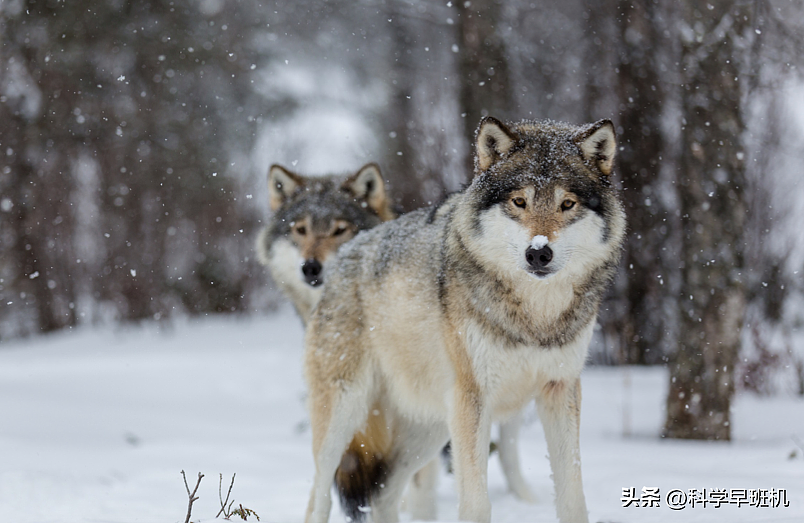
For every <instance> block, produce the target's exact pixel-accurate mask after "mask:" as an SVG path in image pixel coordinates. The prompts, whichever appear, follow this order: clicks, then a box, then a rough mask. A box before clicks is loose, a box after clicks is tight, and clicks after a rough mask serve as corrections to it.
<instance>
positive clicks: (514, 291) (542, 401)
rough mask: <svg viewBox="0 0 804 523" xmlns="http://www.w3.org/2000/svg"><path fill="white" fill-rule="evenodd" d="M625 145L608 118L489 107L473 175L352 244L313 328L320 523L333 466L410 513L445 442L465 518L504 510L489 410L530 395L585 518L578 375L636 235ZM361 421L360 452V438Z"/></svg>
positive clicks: (315, 522)
mask: <svg viewBox="0 0 804 523" xmlns="http://www.w3.org/2000/svg"><path fill="white" fill-rule="evenodd" d="M615 150H616V138H615V132H614V127H613V125H612V123H611V122H610V121H608V120H601V121H599V122H597V123H594V124H590V125H586V126H581V127H577V126H572V125H569V124H562V123H555V122H534V121H522V122H518V123H510V124H507V125H506V124H504V123H502V122H500V121H498V120H496V119H494V118H490V117H487V118H484V119H483V120H482V121H481V122H480V125H479V127H478V131H477V135H476V142H475V175H474V178H473V180H472V183H471V184H470V185H469V186H468V187H467V188H466V189H464V190H463V191H461V192H459V193H456V194H454V195H452V196H450V197H449V198H447V199H446V200H445V201H444V202H443V203H442V204H440V205H438V206H434V207H431V208H426V209H420V210H418V211H414V212H412V213H409V214H407V215H404V216H402V217H400V218H399V219H397V220H394V221H392V222H388V223H385V224H381V225H379V226H378V227H375V228H374V229H371V230H370V231H366V232H363V233H361V234H359V235H358V236H357V237H355V238H354V239H353V240H352V241H351V242H349V243H348V244H346V245H344V246H343V248H342V249H341V250H340V251H339V253H338V255H337V257H336V259H335V260H334V261H333V263H332V270H331V272H330V274H329V275H328V276H327V284H326V285H325V288H324V292H323V294H322V296H321V299H320V301H319V302H318V305H317V307H316V308H315V309H314V310H313V312H312V315H311V317H310V321H309V324H308V328H307V331H306V334H305V361H304V368H305V376H306V380H307V383H308V386H309V396H308V401H309V409H310V417H311V426H312V435H313V457H314V461H315V479H314V484H313V488H312V492H311V495H310V501H309V504H308V507H307V515H306V521H307V522H308V523H322V522H325V521H327V520H328V518H329V512H330V509H331V503H332V501H331V492H330V490H331V483H332V481H333V478H335V483H336V487H337V489H338V492H339V494H340V497H341V501H342V503H343V504H345V508H346V511H347V513H349V514H354V515H356V516H358V517H360V516H361V515H365V514H366V513H368V514H370V516H371V518H372V520H373V521H375V522H378V523H379V522H382V523H388V522H394V521H398V507H399V501H400V497H401V495H402V491H403V490H404V487H405V485H406V484H407V482H408V481H409V480H410V478H411V476H412V475H413V474H414V472H416V471H417V470H419V469H420V468H422V466H424V465H425V464H426V463H428V462H429V461H430V460H431V459H432V458H433V457H434V456H435V455H436V454H437V453H438V451H439V450H440V449H441V448H442V447H443V446H444V444H445V443H446V442H447V441H448V440H451V445H452V456H453V464H454V469H455V475H456V485H457V488H458V502H459V507H458V515H459V518H460V519H461V520H465V521H477V522H488V521H490V518H491V505H490V502H489V497H488V491H487V481H486V477H487V467H488V449H489V440H490V431H491V423H492V421H493V420H497V419H500V420H504V419H507V418H508V417H510V416H515V415H516V413H518V412H520V411H521V409H522V407H523V406H524V405H525V404H526V403H527V402H529V401H531V400H533V399H535V400H536V405H537V408H538V413H539V417H540V419H541V421H542V423H543V425H544V430H545V435H546V439H547V447H548V451H549V457H550V465H551V469H552V472H553V479H554V483H555V493H556V511H557V513H558V518H559V520H560V521H562V522H565V523H567V522H573V523H576V522H586V521H588V516H587V511H586V502H585V498H584V493H583V485H582V478H581V466H580V450H579V441H578V433H579V424H580V405H581V389H580V373H581V369H582V368H583V366H584V362H585V360H586V357H587V351H588V346H589V341H590V339H591V337H592V331H593V328H594V324H595V321H596V316H597V311H598V308H599V305H600V302H601V299H602V297H603V294H604V292H605V290H606V288H607V287H608V285H609V284H610V282H611V280H612V278H613V276H614V273H615V271H616V266H617V264H618V262H619V258H620V251H621V246H622V241H623V236H624V234H625V215H624V212H623V208H622V204H621V202H620V199H619V198H618V195H617V193H616V191H615V189H614V188H613V186H612V183H611V181H610V177H611V173H612V165H613V161H614V155H615ZM358 434H360V435H361V437H362V438H363V441H364V447H361V453H359V454H357V455H355V454H354V453H352V452H345V451H346V450H347V449H348V448H350V442H351V441H353V439H354V438H355V436H356V435H358ZM336 472H337V474H336ZM345 472H349V473H345Z"/></svg>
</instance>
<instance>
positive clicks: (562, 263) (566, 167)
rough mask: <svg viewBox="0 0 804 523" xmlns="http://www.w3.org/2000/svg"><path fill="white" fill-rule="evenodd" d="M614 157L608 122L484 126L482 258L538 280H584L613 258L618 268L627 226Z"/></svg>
mask: <svg viewBox="0 0 804 523" xmlns="http://www.w3.org/2000/svg"><path fill="white" fill-rule="evenodd" d="M615 151H616V137H615V131H614V126H613V125H612V123H611V121H609V120H600V121H598V122H596V123H594V124H590V125H586V126H581V127H576V126H572V125H569V124H563V123H556V122H549V121H548V122H533V121H523V122H519V123H515V124H509V125H506V124H503V123H502V122H500V121H499V120H497V119H495V118H491V117H486V118H484V119H483V120H482V121H481V122H480V125H479V127H478V129H477V133H476V143H475V177H474V180H473V181H472V184H471V186H470V187H469V189H468V191H469V194H471V198H472V202H473V205H474V207H475V208H474V212H473V215H474V220H475V221H474V224H473V225H472V229H473V230H474V231H476V237H477V239H478V240H480V243H481V244H485V246H484V248H483V249H482V250H483V251H486V252H489V253H492V252H494V253H495V254H494V255H493V256H494V259H493V260H489V261H490V262H491V263H494V264H496V265H498V266H499V267H500V268H502V269H507V270H511V271H515V270H524V271H526V272H528V273H529V274H531V275H533V276H534V277H535V278H537V279H547V278H550V277H552V276H554V275H557V274H560V273H564V274H568V273H571V272H576V271H577V272H579V273H581V272H583V271H584V270H588V269H589V268H590V267H592V266H599V265H600V262H601V260H605V259H607V258H610V257H612V256H613V257H614V258H615V259H614V262H615V263H616V258H617V257H618V256H619V246H620V243H621V241H622V236H623V234H624V229H625V218H624V213H623V210H622V206H621V204H620V202H619V199H618V198H617V196H616V192H615V190H614V188H613V187H612V184H611V180H610V177H611V174H612V167H613V162H614V156H615ZM494 245H496V246H497V247H499V248H497V249H490V247H493V246H494ZM500 252H502V253H505V254H504V255H503V256H502V257H500V256H499V253H500Z"/></svg>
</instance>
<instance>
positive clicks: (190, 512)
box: [181, 470, 204, 523]
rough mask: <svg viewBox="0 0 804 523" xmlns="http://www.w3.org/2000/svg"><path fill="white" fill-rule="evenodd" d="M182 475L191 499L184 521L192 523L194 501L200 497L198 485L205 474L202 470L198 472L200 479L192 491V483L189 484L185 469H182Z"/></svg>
mask: <svg viewBox="0 0 804 523" xmlns="http://www.w3.org/2000/svg"><path fill="white" fill-rule="evenodd" d="M181 477H183V478H184V488H185V489H187V497H188V498H189V499H190V501H189V503H188V505H187V517H186V518H185V519H184V523H190V514H192V512H193V502H194V501H195V500H197V499H198V498H197V497H196V495H195V493H196V492H198V486H199V485H200V484H201V478H203V477H204V475H203V474H201V473H200V472H199V473H198V481H197V482H196V484H195V488H194V489H193V491H192V492H190V485H188V484H187V476H186V475H185V474H184V471H183V470H182V471H181Z"/></svg>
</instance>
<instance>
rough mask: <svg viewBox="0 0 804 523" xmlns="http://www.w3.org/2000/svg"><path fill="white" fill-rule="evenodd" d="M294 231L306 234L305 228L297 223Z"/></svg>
mask: <svg viewBox="0 0 804 523" xmlns="http://www.w3.org/2000/svg"><path fill="white" fill-rule="evenodd" d="M296 232H297V233H299V234H301V235H302V236H304V235H305V234H307V228H306V227H305V226H304V225H299V226H298V227H296Z"/></svg>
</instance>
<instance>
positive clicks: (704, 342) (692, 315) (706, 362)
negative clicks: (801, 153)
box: [664, 0, 752, 440]
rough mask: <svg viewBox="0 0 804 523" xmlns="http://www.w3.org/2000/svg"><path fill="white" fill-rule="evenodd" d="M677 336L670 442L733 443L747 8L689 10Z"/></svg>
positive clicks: (691, 6)
mask: <svg viewBox="0 0 804 523" xmlns="http://www.w3.org/2000/svg"><path fill="white" fill-rule="evenodd" d="M682 13H683V20H682V23H683V27H682V31H681V32H682V34H684V35H685V41H684V42H683V44H682V68H683V85H682V94H681V109H682V117H683V120H682V124H683V126H682V131H681V147H682V148H681V158H680V160H679V166H680V169H679V173H678V191H679V197H680V202H681V221H682V227H683V231H682V250H681V252H680V253H679V258H680V259H679V262H680V264H681V277H682V284H681V296H679V307H680V310H679V312H680V317H681V318H680V321H681V325H680V329H679V330H680V333H679V341H678V347H677V351H676V353H675V355H674V357H673V359H672V362H671V364H670V390H669V394H668V398H667V420H666V422H665V428H664V435H665V436H666V437H671V438H690V439H710V440H729V439H730V438H731V417H730V413H729V408H730V403H731V398H732V395H733V393H734V365H735V363H736V361H737V354H738V349H739V344H740V329H741V327H742V318H743V310H744V305H745V296H744V290H743V282H742V279H743V274H742V271H743V252H742V249H743V244H744V223H745V211H746V209H745V195H744V187H745V165H744V163H743V154H744V153H743V147H742V143H741V138H742V133H743V131H744V130H745V123H744V121H743V114H742V110H741V81H740V73H741V71H740V70H739V65H740V64H741V62H742V61H743V59H742V58H741V55H740V53H741V52H742V50H743V49H747V48H749V47H750V46H749V45H746V43H745V41H744V40H745V38H746V36H745V33H746V30H747V28H748V27H749V24H750V20H751V16H752V10H751V7H750V5H749V4H734V3H733V2H729V1H725V0H718V1H712V2H710V3H709V4H708V5H707V8H704V7H703V6H699V4H698V3H697V2H694V1H692V0H687V1H686V2H684V4H683V6H682Z"/></svg>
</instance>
